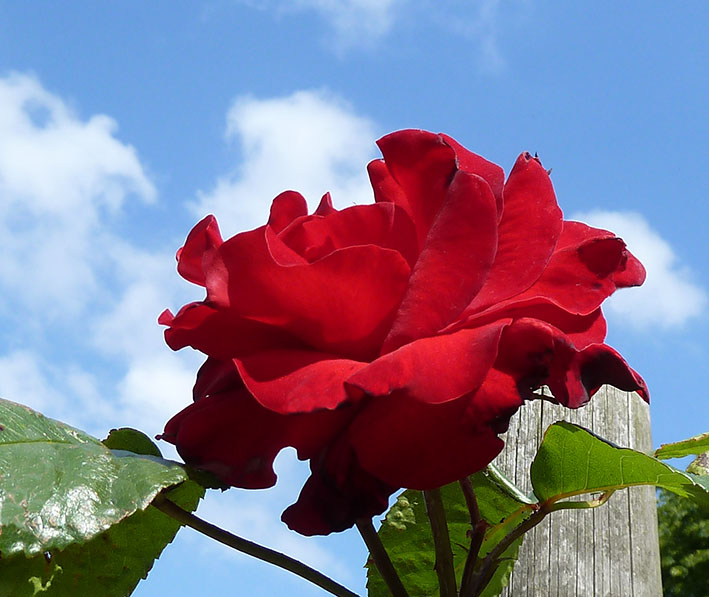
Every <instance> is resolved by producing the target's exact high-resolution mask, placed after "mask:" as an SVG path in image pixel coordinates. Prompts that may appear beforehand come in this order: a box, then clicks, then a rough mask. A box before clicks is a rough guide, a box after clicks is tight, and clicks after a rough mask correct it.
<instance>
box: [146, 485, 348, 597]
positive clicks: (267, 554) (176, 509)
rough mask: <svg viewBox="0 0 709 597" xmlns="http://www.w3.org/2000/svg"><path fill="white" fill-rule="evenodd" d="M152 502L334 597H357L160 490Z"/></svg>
mask: <svg viewBox="0 0 709 597" xmlns="http://www.w3.org/2000/svg"><path fill="white" fill-rule="evenodd" d="M152 505H153V506H155V507H156V508H157V509H158V510H160V511H161V512H163V513H165V514H167V515H168V516H170V517H171V518H174V519H175V520H177V521H178V522H179V523H180V524H183V525H186V526H188V527H191V528H193V529H194V530H195V531H198V532H200V533H202V534H203V535H206V536H207V537H211V538H212V539H214V540H216V541H219V542H220V543H223V544H224V545H227V546H229V547H231V548H233V549H236V550H237V551H241V552H243V553H245V554H248V555H250V556H253V557H255V558H258V559H259V560H263V561H265V562H268V563H269V564H274V565H275V566H279V567H280V568H284V569H285V570H288V571H289V572H292V573H293V574H297V575H298V576H300V577H301V578H304V579H305V580H309V581H310V582H311V583H313V584H315V585H317V586H319V587H320V588H322V589H325V590H326V591H327V592H328V593H331V594H332V595H337V596H338V597H358V596H357V594H356V593H353V592H352V591H350V590H349V589H347V588H345V587H343V586H342V585H340V584H338V583H336V582H335V581H334V580H332V579H331V578H328V577H327V576H325V575H324V574H322V573H321V572H318V571H317V570H314V569H313V568H311V567H310V566H306V565H305V564H303V563H302V562H299V561H298V560H295V559H293V558H291V557H289V556H287V555H285V554H283V553H280V552H278V551H275V550H273V549H269V548H267V547H263V546H262V545H259V544H258V543H253V542H252V541H248V540H246V539H242V538H241V537H237V536H236V535H232V534H231V533H229V532H227V531H225V530H224V529H220V528H219V527H218V526H215V525H213V524H210V523H208V522H207V521H206V520H202V519H201V518H199V517H197V516H195V515H194V514H192V513H191V512H187V511H185V510H183V509H182V508H180V506H178V505H177V504H175V503H174V502H171V501H170V500H168V499H167V498H165V496H164V495H163V494H158V495H157V496H156V498H155V499H154V500H153V502H152Z"/></svg>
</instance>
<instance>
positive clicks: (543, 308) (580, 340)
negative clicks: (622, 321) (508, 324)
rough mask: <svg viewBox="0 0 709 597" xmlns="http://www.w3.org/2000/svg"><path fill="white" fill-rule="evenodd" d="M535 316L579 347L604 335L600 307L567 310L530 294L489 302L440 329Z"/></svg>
mask: <svg viewBox="0 0 709 597" xmlns="http://www.w3.org/2000/svg"><path fill="white" fill-rule="evenodd" d="M527 317H528V318H532V319H539V320H541V321H544V322H546V323H550V324H551V325H552V326H554V327H555V328H558V329H559V330H561V331H562V332H564V334H566V335H567V336H568V337H569V338H570V339H571V341H572V342H573V343H574V346H576V347H577V348H578V349H579V350H580V349H582V348H584V347H586V346H588V345H589V344H597V343H600V342H603V340H604V339H605V337H606V320H605V319H604V318H603V314H602V313H601V310H600V308H599V309H596V310H595V311H592V312H591V313H588V314H585V315H580V314H578V313H570V312H569V311H566V310H565V309H563V308H562V307H561V306H559V305H558V304H556V303H555V302H554V301H553V300H551V299H547V298H544V297H531V298H528V299H525V300H520V301H517V300H515V299H512V300H509V301H505V302H503V303H500V304H498V305H493V306H491V307H489V308H488V309H486V310H485V311H482V312H481V313H476V314H474V315H471V316H468V317H467V318H466V319H464V320H461V321H459V322H455V323H454V324H452V325H450V326H448V327H447V328H445V329H444V330H443V333H452V332H454V331H457V330H461V329H466V328H474V327H479V326H481V325H486V324H488V323H490V322H493V321H497V320H499V319H503V318H510V319H521V318H527Z"/></svg>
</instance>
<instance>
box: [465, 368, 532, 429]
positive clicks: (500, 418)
mask: <svg viewBox="0 0 709 597" xmlns="http://www.w3.org/2000/svg"><path fill="white" fill-rule="evenodd" d="M522 403H523V399H522V396H521V394H520V391H519V388H518V386H517V381H516V379H515V378H514V376H512V375H510V374H509V373H505V372H503V371H499V370H498V369H495V368H492V369H490V371H489V372H488V375H487V377H486V378H485V381H484V382H483V384H482V385H481V386H480V387H479V388H478V389H477V390H475V392H473V393H471V395H470V400H469V402H468V406H467V408H466V409H465V418H466V420H467V421H469V423H470V425H471V426H472V427H473V428H474V429H476V430H478V431H480V432H487V431H489V430H492V431H494V432H495V433H504V432H505V431H507V427H508V426H509V422H510V417H512V415H514V414H515V413H516V412H517V410H518V409H519V407H520V406H522Z"/></svg>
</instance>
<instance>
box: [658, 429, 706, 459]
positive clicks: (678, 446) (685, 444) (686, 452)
mask: <svg viewBox="0 0 709 597" xmlns="http://www.w3.org/2000/svg"><path fill="white" fill-rule="evenodd" d="M703 452H709V433H702V434H701V435H696V436H694V437H690V438H689V439H685V440H684V441H681V442H674V443H672V444H662V445H661V446H660V447H659V448H658V449H657V450H655V458H659V459H661V460H667V459H668V458H682V457H684V456H690V455H692V454H697V455H698V454H702V453H703Z"/></svg>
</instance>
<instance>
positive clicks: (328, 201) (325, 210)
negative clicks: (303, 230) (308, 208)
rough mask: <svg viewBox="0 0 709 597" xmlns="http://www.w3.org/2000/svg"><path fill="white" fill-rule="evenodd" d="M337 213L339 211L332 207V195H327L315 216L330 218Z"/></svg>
mask: <svg viewBox="0 0 709 597" xmlns="http://www.w3.org/2000/svg"><path fill="white" fill-rule="evenodd" d="M335 211H337V210H336V209H335V208H334V207H333V206H332V197H330V193H325V194H324V195H323V196H322V197H321V199H320V203H319V204H318V207H317V209H316V210H315V215H316V216H329V215H330V214H331V213H334V212H335Z"/></svg>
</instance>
